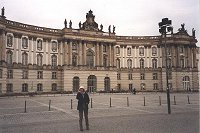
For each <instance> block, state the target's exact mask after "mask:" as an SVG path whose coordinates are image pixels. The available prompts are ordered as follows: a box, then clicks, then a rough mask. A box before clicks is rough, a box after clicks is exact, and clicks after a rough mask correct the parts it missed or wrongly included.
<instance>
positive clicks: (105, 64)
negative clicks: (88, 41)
mask: <svg viewBox="0 0 200 133" xmlns="http://www.w3.org/2000/svg"><path fill="white" fill-rule="evenodd" d="M107 58H108V57H107V56H106V55H104V56H103V66H104V67H107V60H108V59H107Z"/></svg>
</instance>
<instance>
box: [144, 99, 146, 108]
mask: <svg viewBox="0 0 200 133" xmlns="http://www.w3.org/2000/svg"><path fill="white" fill-rule="evenodd" d="M144 106H146V103H145V97H144Z"/></svg>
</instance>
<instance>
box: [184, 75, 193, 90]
mask: <svg viewBox="0 0 200 133" xmlns="http://www.w3.org/2000/svg"><path fill="white" fill-rule="evenodd" d="M182 82H183V89H184V90H186V91H191V89H190V77H189V76H185V77H183V80H182Z"/></svg>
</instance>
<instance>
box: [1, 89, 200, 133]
mask: <svg viewBox="0 0 200 133" xmlns="http://www.w3.org/2000/svg"><path fill="white" fill-rule="evenodd" d="M170 96H171V98H170V99H171V112H172V113H171V114H170V115H169V114H168V110H167V98H166V93H138V94H136V95H132V94H128V93H127V94H90V98H91V101H92V102H91V103H90V105H89V106H90V109H89V122H90V130H89V131H87V130H84V131H83V132H88V133H89V132H90V133H199V93H171V95H170ZM25 103H26V106H25ZM76 106H77V100H76V96H75V95H72V94H69V95H68V94H63V95H61V94H56V95H48V96H47V95H42V96H38V95H37V96H33V97H28V96H25V97H23V96H19V97H0V133H79V132H80V131H79V127H78V111H77V110H76Z"/></svg>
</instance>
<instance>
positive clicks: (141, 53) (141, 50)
mask: <svg viewBox="0 0 200 133" xmlns="http://www.w3.org/2000/svg"><path fill="white" fill-rule="evenodd" d="M139 55H140V56H144V48H143V47H140V48H139Z"/></svg>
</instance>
